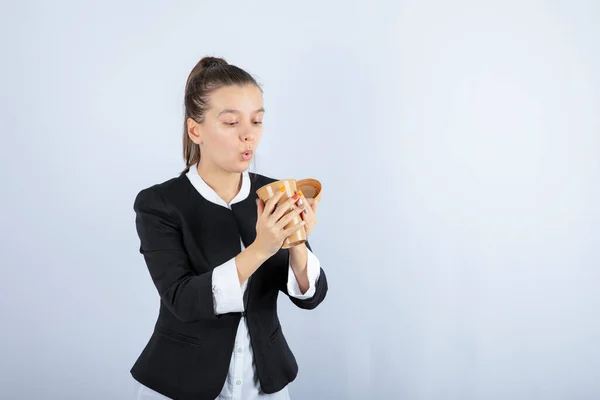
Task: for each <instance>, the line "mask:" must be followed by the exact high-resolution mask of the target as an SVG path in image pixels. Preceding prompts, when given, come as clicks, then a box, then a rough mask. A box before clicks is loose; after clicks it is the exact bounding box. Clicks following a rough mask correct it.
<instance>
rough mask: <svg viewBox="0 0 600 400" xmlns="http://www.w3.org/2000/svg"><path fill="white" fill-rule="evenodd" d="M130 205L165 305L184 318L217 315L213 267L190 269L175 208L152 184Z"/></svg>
mask: <svg viewBox="0 0 600 400" xmlns="http://www.w3.org/2000/svg"><path fill="white" fill-rule="evenodd" d="M133 208H134V211H135V213H136V217H135V225H136V229H137V233H138V236H139V238H140V253H141V254H142V255H143V256H144V260H145V261H146V265H147V267H148V270H149V272H150V276H151V277H152V281H153V282H154V285H155V286H156V289H157V290H158V293H159V295H160V298H161V300H162V302H163V303H164V304H165V306H166V307H167V308H168V309H169V310H170V311H171V312H172V313H173V315H175V317H177V318H178V319H179V320H181V321H183V322H191V321H197V320H202V319H217V318H218V316H217V315H215V312H214V303H213V293H212V271H210V272H206V273H203V274H200V275H198V274H197V273H195V272H194V271H193V270H192V268H191V266H190V260H189V257H188V254H187V252H186V251H185V249H184V247H183V240H182V236H181V230H180V228H179V224H178V217H177V215H176V214H175V212H174V210H173V209H172V208H171V207H170V206H169V205H168V204H167V203H166V202H165V201H164V199H163V198H162V196H161V195H160V194H159V193H158V192H157V190H156V189H155V188H154V187H150V188H148V189H144V190H142V191H141V192H140V193H139V194H138V195H137V197H136V199H135V202H134V207H133Z"/></svg>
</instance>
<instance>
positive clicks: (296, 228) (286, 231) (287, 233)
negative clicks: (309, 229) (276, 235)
mask: <svg viewBox="0 0 600 400" xmlns="http://www.w3.org/2000/svg"><path fill="white" fill-rule="evenodd" d="M304 225H306V222H304V221H302V222H300V223H298V224H296V225H293V226H291V227H290V228H287V229H284V230H283V236H284V237H288V236H290V235H291V234H292V233H294V232H296V231H299V230H300V229H302V227H303V226H304Z"/></svg>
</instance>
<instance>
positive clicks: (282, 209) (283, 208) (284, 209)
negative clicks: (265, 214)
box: [271, 195, 300, 223]
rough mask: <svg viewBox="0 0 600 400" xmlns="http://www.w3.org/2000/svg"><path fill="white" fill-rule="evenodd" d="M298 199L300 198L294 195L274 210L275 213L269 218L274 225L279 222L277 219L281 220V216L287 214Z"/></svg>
mask: <svg viewBox="0 0 600 400" xmlns="http://www.w3.org/2000/svg"><path fill="white" fill-rule="evenodd" d="M299 198H300V196H298V195H294V196H292V197H290V198H289V199H288V200H287V201H286V202H285V203H283V204H282V205H281V207H277V210H275V212H274V213H273V215H272V217H271V218H273V222H274V223H275V222H277V221H279V219H281V217H283V214H285V213H286V212H288V211H289V210H290V208H292V207H293V206H294V204H295V203H296V202H297V201H298V199H299Z"/></svg>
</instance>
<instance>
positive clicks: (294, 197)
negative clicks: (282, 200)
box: [292, 193, 300, 200]
mask: <svg viewBox="0 0 600 400" xmlns="http://www.w3.org/2000/svg"><path fill="white" fill-rule="evenodd" d="M299 197H300V196H298V193H294V195H293V196H292V199H294V200H298V198H299Z"/></svg>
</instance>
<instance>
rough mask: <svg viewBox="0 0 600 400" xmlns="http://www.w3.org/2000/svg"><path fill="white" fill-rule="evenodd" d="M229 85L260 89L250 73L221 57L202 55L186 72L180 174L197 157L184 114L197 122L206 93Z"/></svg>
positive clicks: (197, 148) (203, 109) (205, 103)
mask: <svg viewBox="0 0 600 400" xmlns="http://www.w3.org/2000/svg"><path fill="white" fill-rule="evenodd" d="M231 85H240V86H242V85H255V86H256V87H258V88H259V89H260V86H259V85H258V83H256V80H255V79H254V78H253V77H252V75H250V74H249V73H247V72H246V71H244V70H243V69H241V68H239V67H236V66H235V65H231V64H229V63H227V61H225V60H224V59H222V58H217V57H204V58H203V59H201V60H200V61H198V63H197V64H196V66H195V67H194V68H193V69H192V72H190V75H189V76H188V78H187V82H186V84H185V96H184V106H185V118H184V120H183V159H184V161H185V169H184V170H183V172H182V174H183V173H186V172H188V171H189V169H190V167H191V166H192V165H194V164H196V163H197V162H198V161H200V146H199V145H197V144H196V143H194V142H192V140H191V139H190V137H189V136H188V130H187V120H188V118H192V119H193V120H194V121H196V122H198V123H202V122H204V117H205V114H206V110H207V109H208V107H209V104H208V101H209V97H210V95H211V94H212V93H213V92H214V91H215V90H217V89H219V88H222V87H224V86H231ZM261 90H262V89H261Z"/></svg>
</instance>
